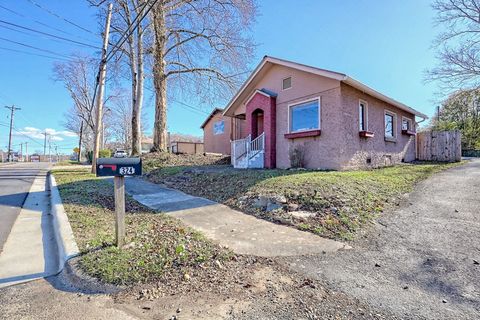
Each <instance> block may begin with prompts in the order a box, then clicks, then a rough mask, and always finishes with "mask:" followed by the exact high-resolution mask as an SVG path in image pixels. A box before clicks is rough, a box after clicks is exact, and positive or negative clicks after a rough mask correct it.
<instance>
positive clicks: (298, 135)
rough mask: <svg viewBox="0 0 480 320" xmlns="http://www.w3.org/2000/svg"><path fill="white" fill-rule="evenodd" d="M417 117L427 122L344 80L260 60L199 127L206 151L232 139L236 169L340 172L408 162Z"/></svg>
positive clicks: (224, 149)
mask: <svg viewBox="0 0 480 320" xmlns="http://www.w3.org/2000/svg"><path fill="white" fill-rule="evenodd" d="M416 116H417V117H420V118H423V119H426V118H427V116H426V115H424V114H422V113H420V112H418V111H416V110H414V109H412V108H410V107H408V106H406V105H404V104H402V103H400V102H398V101H395V100H393V99H392V98H389V97H387V96H385V95H383V94H381V93H379V92H377V91H375V90H373V89H372V88H369V87H368V86H366V85H364V84H362V83H360V82H359V81H357V80H354V79H352V78H350V77H349V76H347V75H345V74H342V73H338V72H333V71H328V70H323V69H319V68H315V67H311V66H306V65H303V64H299V63H295V62H291V61H286V60H282V59H277V58H273V57H268V56H265V57H264V58H263V60H262V61H261V63H260V64H259V65H258V66H257V67H256V69H255V70H254V71H253V73H252V74H251V75H250V77H249V78H248V79H247V81H246V82H245V83H244V84H243V86H242V87H241V88H240V90H239V91H238V92H237V94H236V95H235V96H234V97H233V99H232V100H231V101H230V102H229V103H228V105H227V108H226V109H225V110H224V111H223V113H222V112H221V110H220V109H216V110H214V112H212V114H211V115H210V116H209V117H208V119H207V120H206V121H205V123H204V124H203V125H202V128H203V129H204V136H205V151H206V152H217V153H228V149H229V143H230V140H235V141H232V143H231V150H232V163H233V165H234V166H235V167H238V168H246V167H250V168H252V167H258V168H264V167H265V168H289V167H292V166H295V165H298V163H299V161H298V159H300V160H301V161H300V163H301V164H302V165H303V166H304V167H306V168H313V169H317V168H318V169H335V170H343V169H350V168H362V167H380V166H385V165H391V164H396V163H399V162H402V161H405V162H409V161H413V160H415V157H416V155H415V128H416V121H415V117H416ZM222 122H223V125H222V124H221V123H222ZM232 123H234V125H233V126H232V125H231V124H232ZM244 128H245V129H244ZM294 162H295V163H296V164H295V163H294Z"/></svg>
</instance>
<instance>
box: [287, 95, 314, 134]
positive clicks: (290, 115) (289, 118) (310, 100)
mask: <svg viewBox="0 0 480 320" xmlns="http://www.w3.org/2000/svg"><path fill="white" fill-rule="evenodd" d="M312 101H318V128H315V129H306V130H297V131H292V129H291V127H290V123H291V121H292V119H291V117H292V112H291V109H292V107H296V106H299V105H301V104H305V103H308V102H312ZM287 110H288V116H287V125H288V133H297V132H307V131H313V130H321V127H322V121H321V120H322V103H321V99H320V97H315V98H311V99H306V100H303V101H299V102H295V103H291V104H289V105H288V106H287Z"/></svg>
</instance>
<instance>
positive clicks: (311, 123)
mask: <svg viewBox="0 0 480 320" xmlns="http://www.w3.org/2000/svg"><path fill="white" fill-rule="evenodd" d="M319 114H320V104H319V100H314V101H309V102H305V103H302V104H297V105H294V106H291V107H290V132H296V131H306V130H315V129H320V126H319V123H320V121H319V119H320V117H319Z"/></svg>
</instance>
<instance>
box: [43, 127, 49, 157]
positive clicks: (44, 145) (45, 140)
mask: <svg viewBox="0 0 480 320" xmlns="http://www.w3.org/2000/svg"><path fill="white" fill-rule="evenodd" d="M42 134H43V135H44V136H45V139H44V140H43V157H44V158H45V157H46V155H47V136H48V133H47V131H45V132H44V133H42Z"/></svg>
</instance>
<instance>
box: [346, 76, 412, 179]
mask: <svg viewBox="0 0 480 320" xmlns="http://www.w3.org/2000/svg"><path fill="white" fill-rule="evenodd" d="M360 99H361V100H364V101H366V102H367V103H368V131H371V132H373V133H374V137H373V138H361V137H359V135H358V132H359V111H358V104H359V100H360ZM341 102H342V103H341V112H339V114H341V115H342V117H343V121H342V123H343V125H342V131H343V135H341V138H340V140H338V142H339V145H341V146H342V147H341V149H340V152H339V163H340V169H350V168H365V167H381V166H385V165H390V164H398V163H400V162H402V160H403V161H405V162H410V161H413V160H415V136H408V135H404V134H402V117H406V118H409V119H411V120H412V124H413V125H414V124H415V116H414V115H413V114H411V113H408V112H405V111H403V110H400V109H398V108H396V107H394V106H392V105H389V104H388V103H386V102H383V101H381V100H379V99H376V98H373V97H371V96H369V95H366V94H364V93H362V92H360V91H359V90H357V89H355V88H353V87H351V86H348V85H346V84H342V86H341ZM385 110H388V111H390V112H394V113H395V114H396V125H395V135H396V141H395V142H390V141H386V140H385ZM412 129H413V128H412ZM368 158H369V159H371V163H370V164H368V163H367V159H368Z"/></svg>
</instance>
